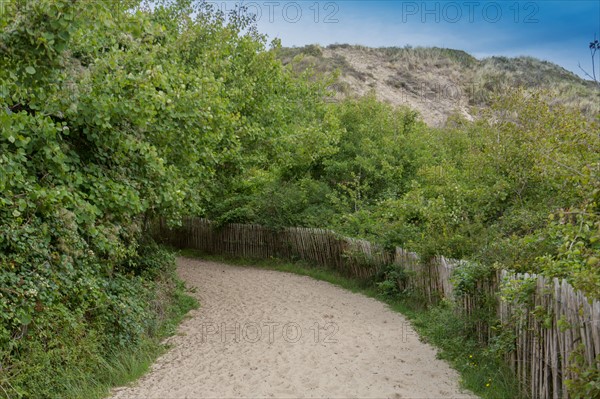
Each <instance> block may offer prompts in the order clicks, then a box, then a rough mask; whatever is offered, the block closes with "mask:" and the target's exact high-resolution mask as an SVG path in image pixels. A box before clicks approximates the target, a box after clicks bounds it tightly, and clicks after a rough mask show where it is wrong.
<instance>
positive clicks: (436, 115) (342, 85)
mask: <svg viewBox="0 0 600 399" xmlns="http://www.w3.org/2000/svg"><path fill="white" fill-rule="evenodd" d="M280 58H281V60H282V62H283V63H284V64H286V65H291V67H292V68H293V69H294V71H297V72H301V71H304V70H306V69H307V68H309V67H312V68H313V70H314V71H315V72H316V73H317V74H330V73H333V72H334V71H339V74H340V76H339V79H338V83H337V84H335V85H333V86H332V87H331V88H332V90H334V91H336V93H337V97H338V98H343V97H347V96H352V95H364V94H366V93H367V92H369V91H375V93H376V94H377V96H378V98H379V99H380V100H382V101H387V102H390V103H392V104H394V105H408V106H410V107H412V108H414V109H416V110H418V111H420V113H421V115H422V116H423V119H424V120H425V121H426V122H427V123H429V124H430V125H436V126H439V125H443V124H444V123H445V121H446V119H447V118H448V117H449V116H450V115H453V114H457V113H458V114H461V115H462V116H464V117H466V118H469V119H470V118H472V117H473V115H476V114H477V113H478V111H477V109H478V108H482V107H487V106H488V105H489V104H490V101H491V99H492V98H493V96H495V95H497V94H501V93H502V92H505V91H507V90H510V89H514V88H517V87H524V88H526V89H527V90H531V91H543V92H544V93H546V94H545V95H546V97H547V98H548V100H549V101H550V103H551V104H560V105H564V106H567V107H574V108H578V109H580V110H581V111H582V113H583V114H584V115H587V116H589V117H590V118H594V117H596V116H597V115H598V113H600V90H599V89H598V87H597V86H596V85H595V84H594V83H593V82H590V81H586V80H583V79H581V78H580V77H578V76H577V75H575V74H574V73H572V72H569V71H567V70H565V69H564V68H562V67H560V66H558V65H556V64H553V63H551V62H547V61H541V60H538V59H535V58H533V57H516V58H507V57H490V58H485V59H482V60H478V59H476V58H475V57H473V56H471V55H470V54H468V53H466V52H464V51H461V50H453V49H444V48H437V47H432V48H424V47H414V48H413V47H383V48H369V47H364V46H353V45H348V44H334V45H330V46H328V47H325V48H323V47H320V46H318V45H309V46H305V47H299V48H283V49H281V50H280Z"/></svg>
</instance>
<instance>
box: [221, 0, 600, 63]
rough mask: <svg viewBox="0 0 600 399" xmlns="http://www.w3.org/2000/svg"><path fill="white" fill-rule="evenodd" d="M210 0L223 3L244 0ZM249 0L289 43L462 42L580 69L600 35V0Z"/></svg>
mask: <svg viewBox="0 0 600 399" xmlns="http://www.w3.org/2000/svg"><path fill="white" fill-rule="evenodd" d="M210 2H211V3H213V4H215V5H217V6H218V7H219V8H221V9H231V8H233V5H234V4H235V3H236V2H232V1H223V0H213V1H210ZM237 3H239V2H237ZM243 3H244V4H245V5H246V6H247V7H248V9H249V10H250V11H253V12H255V13H256V14H257V17H258V26H259V29H260V30H261V32H263V33H266V34H268V35H269V37H270V38H274V37H279V38H280V39H281V40H282V43H283V45H284V46H303V45H306V44H311V43H318V44H321V45H327V44H332V43H350V44H362V45H367V46H372V47H380V46H400V47H403V46H405V45H412V46H437V47H448V48H455V49H461V50H465V51H467V52H469V53H471V54H472V55H474V56H476V57H478V58H481V57H487V56H491V55H505V56H519V55H530V56H534V57H536V58H540V59H543V60H548V61H552V62H555V63H557V64H559V65H561V66H563V67H564V68H566V69H568V70H570V71H573V72H575V73H577V74H579V75H581V74H582V73H581V71H580V70H579V68H578V63H581V65H582V66H583V67H584V68H586V69H587V70H589V71H591V61H590V54H589V49H588V44H589V42H590V41H592V40H593V38H594V34H596V35H597V37H599V38H600V0H589V1H588V0H583V1H581V0H580V1H554V0H541V1H515V0H509V1H487V0H478V1H475V0H473V1H470V0H465V1H320V0H310V1H288V0H256V1H244V2H243ZM597 56H598V55H597ZM597 71H598V70H597Z"/></svg>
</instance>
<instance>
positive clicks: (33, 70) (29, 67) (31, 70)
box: [25, 66, 35, 75]
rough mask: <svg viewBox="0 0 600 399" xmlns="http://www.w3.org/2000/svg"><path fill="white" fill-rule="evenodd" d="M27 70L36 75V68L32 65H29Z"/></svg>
mask: <svg viewBox="0 0 600 399" xmlns="http://www.w3.org/2000/svg"><path fill="white" fill-rule="evenodd" d="M25 72H27V73H28V74H30V75H35V68H34V67H32V66H28V67H27V68H25Z"/></svg>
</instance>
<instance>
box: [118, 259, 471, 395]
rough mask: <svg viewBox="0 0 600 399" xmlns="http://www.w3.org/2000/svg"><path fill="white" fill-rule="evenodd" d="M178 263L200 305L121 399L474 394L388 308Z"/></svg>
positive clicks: (281, 279) (257, 272)
mask: <svg viewBox="0 0 600 399" xmlns="http://www.w3.org/2000/svg"><path fill="white" fill-rule="evenodd" d="M178 263H179V274H180V276H181V277H182V278H183V279H184V280H185V281H186V282H187V284H188V285H189V286H192V287H196V289H197V291H196V294H195V295H196V296H197V297H198V299H199V300H200V302H201V308H200V309H198V310H195V311H193V312H192V314H191V318H189V319H187V320H186V321H184V322H183V323H182V325H181V326H180V328H179V333H178V335H176V336H175V337H173V338H171V339H170V343H171V344H172V345H174V347H173V348H172V349H171V350H170V351H169V352H168V353H166V354H165V355H163V356H162V357H161V358H160V359H158V361H157V362H156V363H155V364H154V366H153V367H152V370H151V372H149V373H148V374H147V375H146V376H144V377H143V378H141V379H140V380H139V381H138V382H137V383H136V384H135V385H134V386H132V387H127V388H119V389H116V390H115V391H114V396H113V399H130V398H136V399H137V398H139V399H142V398H143V399H148V398H161V399H167V398H173V399H174V398H178V399H179V398H231V397H249V398H250V397H251V398H259V397H261V398H262V397H276V398H284V397H286V398H291V397H294V398H298V397H310V398H317V397H318V398H321V397H335V398H347V397H361V398H382V397H389V398H429V399H432V398H474V396H471V395H469V394H466V393H464V392H463V393H461V391H460V390H459V388H458V383H457V381H458V375H457V373H456V372H455V371H453V370H452V369H450V367H449V366H448V365H447V364H446V363H444V362H443V361H441V360H437V359H436V358H435V350H434V349H433V348H432V347H430V346H429V345H426V344H424V343H422V342H420V341H419V339H418V336H417V335H416V333H415V332H414V330H413V329H412V328H411V327H410V325H409V323H408V322H407V321H406V320H405V319H404V318H403V317H402V316H401V315H400V314H398V313H395V312H392V311H391V310H389V309H388V308H387V307H386V306H385V305H384V304H382V303H381V302H378V301H376V300H374V299H371V298H367V297H365V296H363V295H359V294H354V293H352V292H349V291H346V290H343V289H341V288H338V287H335V286H333V285H331V284H328V283H325V282H321V281H316V280H313V279H311V278H309V277H303V276H297V275H292V274H288V273H280V272H275V271H269V270H262V269H255V268H243V267H234V266H228V265H223V264H218V263H214V262H205V261H199V260H192V259H185V258H181V259H179V261H178Z"/></svg>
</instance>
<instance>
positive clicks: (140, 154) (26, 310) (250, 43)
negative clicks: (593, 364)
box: [0, 0, 600, 397]
mask: <svg viewBox="0 0 600 399" xmlns="http://www.w3.org/2000/svg"><path fill="white" fill-rule="evenodd" d="M2 5H3V7H4V8H2V9H1V10H2V14H0V53H1V57H0V127H1V132H0V227H1V228H0V388H1V389H0V395H4V396H7V397H64V396H66V395H67V394H68V391H69V389H68V387H69V386H70V384H71V383H72V382H73V381H72V380H75V379H82V378H87V376H89V375H92V374H93V373H94V370H95V368H96V367H97V365H98V364H102V361H103V360H102V359H103V356H106V355H107V353H110V351H108V352H107V351H104V350H103V348H111V349H112V350H118V349H119V348H125V347H132V346H135V345H136V344H137V343H139V342H141V341H142V340H143V339H144V337H146V336H148V335H152V334H153V333H154V330H156V329H157V328H158V327H157V326H158V325H160V321H161V317H163V316H164V307H165V306H169V305H168V304H169V303H172V301H171V299H173V298H167V299H165V298H164V297H163V296H164V295H162V294H161V292H163V293H164V292H165V290H172V289H173V287H174V284H175V283H174V282H173V276H172V264H173V259H172V258H170V257H169V256H168V254H166V253H164V251H163V250H162V249H160V248H158V247H156V246H155V245H154V244H153V243H152V242H151V240H150V239H149V238H148V227H149V222H150V221H152V220H153V219H154V218H156V217H157V216H163V217H166V218H167V219H168V220H169V221H171V222H173V223H176V222H177V221H178V220H179V218H180V217H181V215H184V214H189V215H200V216H207V217H210V218H211V219H214V220H217V221H220V222H230V221H238V222H256V223H261V224H266V225H270V226H274V227H281V226H289V225H295V226H317V227H331V228H334V229H335V230H337V231H338V232H340V233H344V234H347V235H352V236H359V237H362V238H369V239H372V240H375V241H378V242H381V243H383V244H385V245H387V246H394V245H399V246H403V247H405V248H407V249H411V250H415V251H417V252H419V253H420V254H421V255H422V256H425V257H427V256H431V255H434V254H444V255H446V256H450V257H456V258H470V259H473V260H476V261H478V262H479V263H480V264H482V265H484V267H485V268H487V269H486V270H489V268H491V267H493V266H494V265H499V266H502V267H505V268H512V269H515V270H519V271H534V272H538V273H544V274H547V275H549V276H557V277H564V278H567V279H569V280H570V281H571V282H572V283H573V284H574V285H575V286H576V287H577V288H580V289H582V290H583V291H584V292H586V293H587V294H588V295H589V296H590V297H594V298H598V297H600V271H599V270H600V267H599V266H600V261H599V258H600V256H599V255H598V252H599V250H600V218H599V212H600V173H599V172H600V170H599V168H600V160H599V155H598V154H600V141H599V140H600V139H599V135H598V123H597V122H592V121H590V120H589V119H588V118H585V117H582V116H581V115H580V114H579V113H578V112H577V111H575V110H571V109H567V108H561V107H557V106H550V105H548V104H547V103H546V102H545V101H544V100H543V97H540V96H538V95H535V94H534V95H532V94H531V93H529V92H520V91H515V92H514V93H508V94H506V93H505V95H503V96H499V97H498V98H497V99H496V100H495V101H494V103H493V106H492V107H491V108H490V109H489V111H488V112H487V113H484V114H482V115H480V117H479V118H478V119H477V120H476V121H474V122H469V121H466V120H463V119H461V118H460V117H456V118H454V119H452V120H451V121H449V123H448V125H447V126H446V127H445V128H443V129H433V128H429V127H427V126H426V125H425V124H424V123H423V122H421V121H420V119H419V116H418V115H417V114H416V113H415V112H413V111H411V110H409V109H404V108H394V107H392V106H389V105H386V104H382V103H379V102H377V101H376V100H375V98H374V96H366V97H364V98H355V99H347V100H344V101H342V102H339V103H330V102H328V101H326V98H327V96H328V91H327V88H328V87H329V86H330V85H331V84H332V83H333V80H332V78H331V77H321V76H319V75H315V73H314V71H313V70H311V69H310V68H308V69H306V70H305V71H304V72H303V74H301V75H300V76H297V74H296V73H295V72H294V71H293V63H292V64H290V65H289V66H286V67H284V66H283V65H282V64H281V62H280V61H279V58H280V55H281V54H280V52H281V49H280V48H279V45H278V43H277V42H273V43H272V46H271V47H270V48H269V47H268V46H267V43H266V40H265V38H264V37H263V36H261V35H260V34H259V33H258V32H256V30H255V28H254V25H253V24H252V21H251V19H250V18H248V17H246V16H244V13H243V12H242V10H238V12H236V13H234V14H232V15H230V16H229V17H227V16H224V15H222V14H220V13H219V12H213V11H211V10H210V9H208V8H207V6H205V5H202V4H201V3H199V2H193V1H191V0H190V1H188V0H178V1H166V0H165V1H162V2H155V4H154V5H153V7H151V8H144V7H143V5H141V4H140V2H139V1H135V0H121V1H111V2H100V1H92V0H88V1H72V0H37V1H26V2H23V1H19V0H8V1H5V2H3V3H2ZM478 273H479V272H478ZM161 290H162V291H161ZM167 296H168V295H167ZM161 298H162V299H161ZM75 369H77V370H79V374H73V373H71V374H69V370H75ZM57 375H60V376H62V377H60V378H58V377H57Z"/></svg>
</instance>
